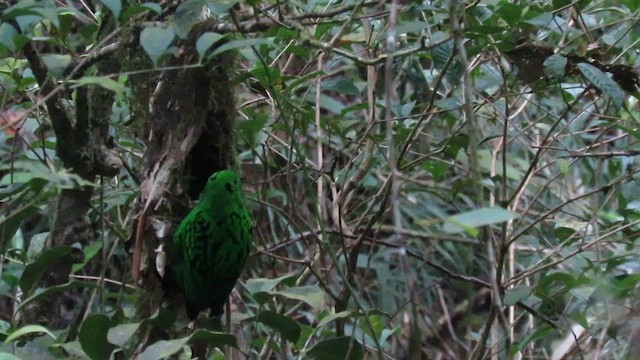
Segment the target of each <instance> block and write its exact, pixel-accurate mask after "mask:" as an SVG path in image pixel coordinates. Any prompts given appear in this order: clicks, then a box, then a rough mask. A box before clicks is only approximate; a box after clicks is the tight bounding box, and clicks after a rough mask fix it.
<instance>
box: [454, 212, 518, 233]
mask: <svg viewBox="0 0 640 360" xmlns="http://www.w3.org/2000/svg"><path fill="white" fill-rule="evenodd" d="M518 217H519V215H518V214H516V213H513V212H511V211H508V210H505V209H502V208H499V207H490V208H484V209H476V210H471V211H468V212H465V213H462V214H458V215H454V216H451V217H448V218H446V219H445V220H444V221H445V224H444V226H443V228H442V229H443V230H444V232H446V233H447V234H454V233H459V232H463V231H467V229H469V228H477V227H481V226H485V225H491V224H497V223H502V222H505V221H509V220H513V219H517V218H518Z"/></svg>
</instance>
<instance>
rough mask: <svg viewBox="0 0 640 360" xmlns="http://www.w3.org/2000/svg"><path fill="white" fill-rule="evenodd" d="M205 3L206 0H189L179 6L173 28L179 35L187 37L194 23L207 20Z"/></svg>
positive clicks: (182, 37) (174, 17) (183, 37)
mask: <svg viewBox="0 0 640 360" xmlns="http://www.w3.org/2000/svg"><path fill="white" fill-rule="evenodd" d="M205 5H206V1H204V0H187V1H185V2H183V3H182V4H180V5H179V6H178V8H177V9H176V12H175V14H174V16H173V28H174V30H175V31H176V35H178V37H180V38H181V39H186V38H187V37H188V36H189V32H190V31H191V29H192V28H193V27H194V25H196V24H198V23H200V22H202V21H204V20H206V18H207V11H205Z"/></svg>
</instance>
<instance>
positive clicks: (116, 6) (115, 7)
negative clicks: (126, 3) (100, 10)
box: [100, 0, 122, 19]
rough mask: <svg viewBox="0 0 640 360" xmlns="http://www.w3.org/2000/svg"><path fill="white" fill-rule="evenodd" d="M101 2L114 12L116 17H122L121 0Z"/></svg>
mask: <svg viewBox="0 0 640 360" xmlns="http://www.w3.org/2000/svg"><path fill="white" fill-rule="evenodd" d="M100 2H101V3H103V4H104V6H106V7H107V8H108V9H109V10H110V11H111V12H112V13H113V16H114V17H115V18H116V19H117V18H119V17H120V12H121V11H122V3H121V2H120V0H100Z"/></svg>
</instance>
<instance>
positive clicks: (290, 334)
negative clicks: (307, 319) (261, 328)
mask: <svg viewBox="0 0 640 360" xmlns="http://www.w3.org/2000/svg"><path fill="white" fill-rule="evenodd" d="M258 321H259V322H261V323H263V324H265V325H267V326H269V327H271V328H273V329H275V330H277V331H278V332H279V333H280V334H282V337H283V338H285V339H286V340H288V341H290V342H293V343H295V342H296V341H298V339H299V338H300V332H301V331H302V329H301V328H300V324H298V322H297V321H295V320H293V319H291V318H290V317H287V316H284V315H281V314H278V313H275V312H273V311H268V310H263V311H261V312H260V314H258Z"/></svg>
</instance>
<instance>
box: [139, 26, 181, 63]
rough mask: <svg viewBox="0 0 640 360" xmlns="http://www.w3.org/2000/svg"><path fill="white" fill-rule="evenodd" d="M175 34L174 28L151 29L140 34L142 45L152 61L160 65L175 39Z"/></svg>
mask: <svg viewBox="0 0 640 360" xmlns="http://www.w3.org/2000/svg"><path fill="white" fill-rule="evenodd" d="M174 38H175V33H174V32H173V28H172V27H168V28H166V29H163V28H160V27H149V28H146V29H144V30H142V32H141V33H140V45H142V48H143V49H144V51H145V52H146V53H147V55H149V57H150V58H151V61H152V62H153V63H154V64H155V65H158V60H160V58H161V57H162V55H164V54H165V52H166V51H167V49H168V48H169V46H171V43H172V42H173V39H174Z"/></svg>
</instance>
